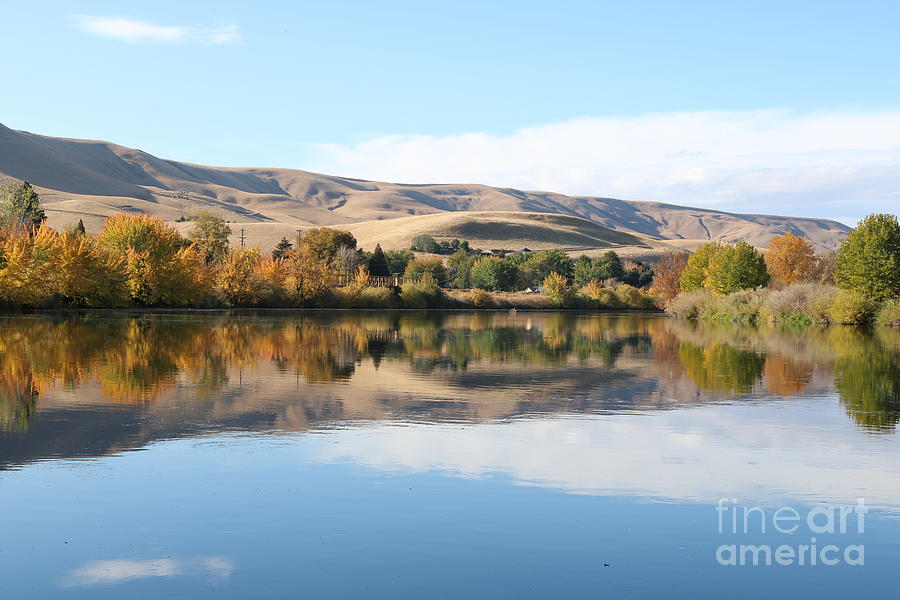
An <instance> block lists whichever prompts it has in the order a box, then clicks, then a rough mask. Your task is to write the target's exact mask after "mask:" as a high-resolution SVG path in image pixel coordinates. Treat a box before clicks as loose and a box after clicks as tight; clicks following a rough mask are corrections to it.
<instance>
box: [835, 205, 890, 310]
mask: <svg viewBox="0 0 900 600" xmlns="http://www.w3.org/2000/svg"><path fill="white" fill-rule="evenodd" d="M834 280H835V282H837V285H838V287H839V288H841V289H844V290H854V291H856V292H859V293H860V294H865V295H866V296H869V297H871V298H874V299H876V300H886V299H888V298H891V297H893V296H898V295H900V223H898V222H897V217H895V216H894V215H884V214H882V215H869V216H868V217H866V218H865V219H863V220H862V221H860V223H859V225H857V227H856V229H854V230H853V231H851V232H850V233H849V234H848V235H847V239H846V240H844V243H842V244H841V248H840V250H838V256H837V264H836V265H835V268H834Z"/></svg>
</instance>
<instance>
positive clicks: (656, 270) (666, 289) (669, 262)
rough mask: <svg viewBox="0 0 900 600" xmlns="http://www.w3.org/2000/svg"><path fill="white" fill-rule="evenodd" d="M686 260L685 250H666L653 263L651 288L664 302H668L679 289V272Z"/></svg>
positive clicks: (685, 264)
mask: <svg viewBox="0 0 900 600" xmlns="http://www.w3.org/2000/svg"><path fill="white" fill-rule="evenodd" d="M687 262H688V255H687V253H686V252H666V253H665V254H663V255H662V256H661V257H660V258H659V260H658V261H656V264H655V265H653V283H652V288H651V289H652V290H653V292H654V293H655V294H656V295H657V296H659V297H660V298H661V299H662V300H663V301H664V302H668V301H669V300H671V299H672V298H674V297H675V296H677V295H678V292H680V291H681V273H682V271H684V268H685V266H687Z"/></svg>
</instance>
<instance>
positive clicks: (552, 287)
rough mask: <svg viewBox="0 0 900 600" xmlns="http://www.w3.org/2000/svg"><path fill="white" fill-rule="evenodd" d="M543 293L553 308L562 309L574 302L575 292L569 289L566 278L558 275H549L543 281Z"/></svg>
mask: <svg viewBox="0 0 900 600" xmlns="http://www.w3.org/2000/svg"><path fill="white" fill-rule="evenodd" d="M544 293H545V294H546V295H547V297H548V298H549V299H550V303H551V304H553V305H554V306H558V307H560V308H564V307H567V306H570V305H571V304H572V302H573V301H574V300H575V290H573V289H571V288H569V286H568V285H567V283H566V278H565V277H564V276H563V275H560V274H559V273H550V274H549V275H547V277H546V278H545V279H544Z"/></svg>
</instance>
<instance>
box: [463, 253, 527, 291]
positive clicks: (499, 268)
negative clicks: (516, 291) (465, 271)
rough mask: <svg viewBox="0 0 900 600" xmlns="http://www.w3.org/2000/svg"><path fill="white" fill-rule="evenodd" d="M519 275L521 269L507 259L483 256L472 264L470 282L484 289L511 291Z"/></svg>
mask: <svg viewBox="0 0 900 600" xmlns="http://www.w3.org/2000/svg"><path fill="white" fill-rule="evenodd" d="M518 275H519V270H518V269H517V268H516V266H515V265H514V264H513V263H512V262H510V261H508V260H506V259H502V258H494V257H489V258H483V259H481V260H479V261H478V262H476V263H475V264H474V265H473V266H472V270H471V271H470V272H469V284H470V285H471V286H472V287H473V288H478V289H482V290H489V291H500V290H504V291H509V290H512V289H513V288H514V287H515V285H516V279H517V278H518Z"/></svg>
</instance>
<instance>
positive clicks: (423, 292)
mask: <svg viewBox="0 0 900 600" xmlns="http://www.w3.org/2000/svg"><path fill="white" fill-rule="evenodd" d="M445 299H446V296H445V294H444V290H442V289H441V286H439V285H438V283H437V280H435V278H434V276H433V275H432V274H431V273H429V272H425V273H424V274H423V275H422V276H421V277H420V278H419V279H417V280H414V281H412V282H410V283H406V284H403V288H402V289H401V291H400V300H401V302H402V303H403V307H404V308H438V307H440V306H442V305H443V304H444V301H445Z"/></svg>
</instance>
